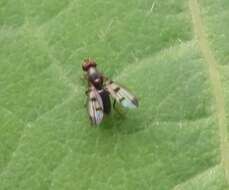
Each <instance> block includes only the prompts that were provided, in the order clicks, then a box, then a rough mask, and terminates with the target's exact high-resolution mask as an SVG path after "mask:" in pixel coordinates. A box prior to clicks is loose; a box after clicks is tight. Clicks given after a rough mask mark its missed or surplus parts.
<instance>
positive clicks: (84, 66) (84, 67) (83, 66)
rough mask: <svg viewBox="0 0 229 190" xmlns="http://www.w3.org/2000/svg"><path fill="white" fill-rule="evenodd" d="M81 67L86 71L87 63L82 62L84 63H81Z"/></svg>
mask: <svg viewBox="0 0 229 190" xmlns="http://www.w3.org/2000/svg"><path fill="white" fill-rule="evenodd" d="M82 69H83V70H84V71H87V69H88V64H85V63H84V64H83V65H82Z"/></svg>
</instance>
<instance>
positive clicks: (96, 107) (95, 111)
mask: <svg viewBox="0 0 229 190" xmlns="http://www.w3.org/2000/svg"><path fill="white" fill-rule="evenodd" d="M88 113H89V116H90V119H91V121H92V123H93V124H95V125H99V124H100V123H101V121H102V119H103V102H102V98H101V96H100V95H99V93H98V92H97V90H96V89H95V88H94V87H91V88H90V91H89V94H88Z"/></svg>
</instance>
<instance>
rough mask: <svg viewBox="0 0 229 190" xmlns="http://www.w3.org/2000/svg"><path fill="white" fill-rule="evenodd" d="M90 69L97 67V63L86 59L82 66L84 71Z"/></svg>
mask: <svg viewBox="0 0 229 190" xmlns="http://www.w3.org/2000/svg"><path fill="white" fill-rule="evenodd" d="M90 67H96V63H95V61H93V60H89V59H86V60H84V63H83V65H82V69H83V70H84V71H87V70H88V69H89V68H90Z"/></svg>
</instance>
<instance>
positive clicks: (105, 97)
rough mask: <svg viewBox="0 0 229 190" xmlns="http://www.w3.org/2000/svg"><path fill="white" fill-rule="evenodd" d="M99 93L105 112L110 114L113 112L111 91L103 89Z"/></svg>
mask: <svg viewBox="0 0 229 190" xmlns="http://www.w3.org/2000/svg"><path fill="white" fill-rule="evenodd" d="M99 94H100V96H101V98H102V101H103V112H104V113H106V114H109V113H110V112H111V101H110V96H109V93H108V92H107V91H106V90H101V91H100V92H99Z"/></svg>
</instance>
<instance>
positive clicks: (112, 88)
mask: <svg viewBox="0 0 229 190" xmlns="http://www.w3.org/2000/svg"><path fill="white" fill-rule="evenodd" d="M105 88H106V90H107V91H108V92H109V93H110V94H111V96H112V97H113V98H114V99H115V100H116V101H117V102H118V103H120V104H121V105H122V106H123V107H126V108H136V107H138V100H137V98H136V97H135V96H133V95H132V94H131V93H130V92H129V91H128V90H126V89H125V88H123V87H121V86H120V85H118V84H116V83H114V82H113V81H111V80H107V81H106V83H105Z"/></svg>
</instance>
